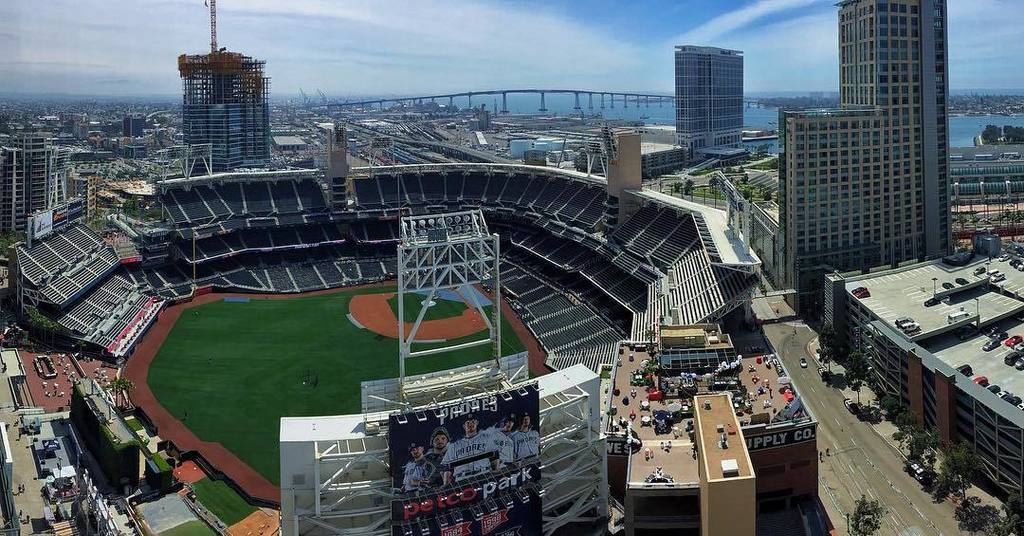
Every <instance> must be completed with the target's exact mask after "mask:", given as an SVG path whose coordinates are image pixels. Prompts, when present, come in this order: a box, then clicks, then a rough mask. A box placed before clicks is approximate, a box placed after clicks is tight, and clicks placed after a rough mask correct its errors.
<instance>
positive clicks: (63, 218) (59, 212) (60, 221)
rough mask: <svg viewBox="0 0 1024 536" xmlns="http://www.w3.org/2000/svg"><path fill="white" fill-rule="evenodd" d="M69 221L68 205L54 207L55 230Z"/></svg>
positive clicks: (61, 227)
mask: <svg viewBox="0 0 1024 536" xmlns="http://www.w3.org/2000/svg"><path fill="white" fill-rule="evenodd" d="M67 223H68V207H67V206H60V207H58V208H55V209H53V231H54V232H57V231H60V230H61V229H63V228H64V226H65V225H67Z"/></svg>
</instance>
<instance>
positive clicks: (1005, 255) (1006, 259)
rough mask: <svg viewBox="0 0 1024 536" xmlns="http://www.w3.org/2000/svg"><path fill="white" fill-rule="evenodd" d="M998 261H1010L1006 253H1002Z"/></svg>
mask: <svg viewBox="0 0 1024 536" xmlns="http://www.w3.org/2000/svg"><path fill="white" fill-rule="evenodd" d="M999 260H1001V261H1008V260H1010V256H1009V255H1007V254H1006V253H1003V254H1002V255H1000V256H999Z"/></svg>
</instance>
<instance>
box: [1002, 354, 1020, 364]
mask: <svg viewBox="0 0 1024 536" xmlns="http://www.w3.org/2000/svg"><path fill="white" fill-rule="evenodd" d="M1019 359H1020V354H1018V353H1017V352H1013V353H1012V354H1006V357H1004V358H1003V363H1005V364H1007V365H1009V366H1011V367H1012V366H1013V365H1015V364H1016V363H1017V361H1018V360H1019Z"/></svg>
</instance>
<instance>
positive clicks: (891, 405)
mask: <svg viewBox="0 0 1024 536" xmlns="http://www.w3.org/2000/svg"><path fill="white" fill-rule="evenodd" d="M878 406H879V407H880V408H881V409H882V411H884V412H885V416H886V417H887V418H888V419H889V420H891V421H895V420H896V419H898V418H899V416H900V415H901V414H902V413H903V412H904V411H905V410H904V408H903V404H901V403H900V399H898V398H896V397H895V396H892V395H885V396H883V397H882V399H881V400H879V401H878Z"/></svg>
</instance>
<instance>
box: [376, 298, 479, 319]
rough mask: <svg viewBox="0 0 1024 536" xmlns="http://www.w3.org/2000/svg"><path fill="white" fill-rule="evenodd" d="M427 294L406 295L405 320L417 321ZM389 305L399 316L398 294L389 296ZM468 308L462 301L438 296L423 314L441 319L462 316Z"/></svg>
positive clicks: (424, 317)
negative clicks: (443, 298)
mask: <svg viewBox="0 0 1024 536" xmlns="http://www.w3.org/2000/svg"><path fill="white" fill-rule="evenodd" d="M424 298H426V296H423V295H421V294H416V293H410V294H406V295H405V321H406V322H415V321H416V315H418V314H420V307H421V306H422V305H423V299H424ZM388 305H390V306H391V311H392V312H393V313H395V318H398V295H397V294H396V295H394V296H392V297H390V298H388ZM465 310H466V304H465V303H464V302H460V301H452V300H442V299H440V298H437V299H435V300H434V305H433V306H432V307H430V308H429V309H427V312H426V313H424V314H423V320H441V319H443V318H452V317H455V316H460V315H461V314H462V311H465ZM485 311H486V312H488V313H490V308H489V307H487V308H485Z"/></svg>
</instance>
